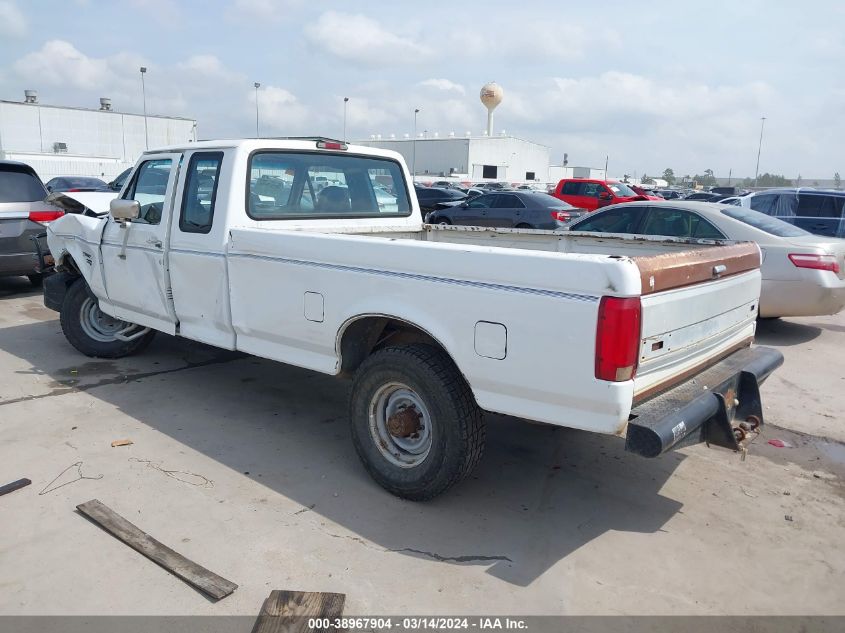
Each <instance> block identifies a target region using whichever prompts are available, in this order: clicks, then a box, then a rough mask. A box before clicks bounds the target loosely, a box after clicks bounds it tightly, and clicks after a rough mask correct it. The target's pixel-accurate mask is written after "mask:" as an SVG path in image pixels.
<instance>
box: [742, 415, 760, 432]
mask: <svg viewBox="0 0 845 633" xmlns="http://www.w3.org/2000/svg"><path fill="white" fill-rule="evenodd" d="M745 421H746V422H747V423H748V424H749V425H750V427H751V430H752V431H756V430H757V429H758V428H760V425H761V424H762V423H763V421H762V420H761V419H760V418H759V417H758V416H756V415H749V416H748V417H747V418H745Z"/></svg>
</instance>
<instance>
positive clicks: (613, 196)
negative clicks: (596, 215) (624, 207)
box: [552, 178, 646, 211]
mask: <svg viewBox="0 0 845 633" xmlns="http://www.w3.org/2000/svg"><path fill="white" fill-rule="evenodd" d="M552 195H553V196H554V197H555V198H557V199H558V200H563V201H564V202H566V203H568V204H570V205H572V206H573V207H576V208H578V209H584V210H586V211H595V210H596V209H599V208H601V207H606V206H608V205H611V204H618V203H620V202H632V201H634V200H645V199H646V198H645V197H644V196H641V195H640V194H638V193H637V192H636V191H634V190H633V189H631V188H630V187H628V185H626V184H625V183H622V182H616V181H615V180H590V179H587V178H564V179H563V180H561V181H560V182H559V183H557V186H556V187H555V189H554V191H553V192H552Z"/></svg>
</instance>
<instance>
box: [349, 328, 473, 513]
mask: <svg viewBox="0 0 845 633" xmlns="http://www.w3.org/2000/svg"><path fill="white" fill-rule="evenodd" d="M349 421H350V424H351V427H352V442H353V444H354V445H355V450H356V451H357V452H358V456H359V457H360V458H361V461H362V462H363V463H364V468H366V469H367V472H369V473H370V475H371V476H372V478H373V479H375V480H376V481H377V482H378V483H379V484H380V485H381V486H382V487H383V488H385V489H386V490H387V491H388V492H391V493H392V494H394V495H397V496H399V497H402V498H404V499H410V500H412V501H424V500H427V499H431V498H433V497H436V496H437V495H439V494H441V493H443V492H444V491H446V490H447V489H448V488H450V487H452V486H453V485H455V484H456V483H458V482H459V481H461V480H462V479H463V478H464V477H466V476H467V475H469V473H471V472H472V470H473V468H475V466H476V464H477V463H478V461H479V460H480V459H481V454H482V452H483V451H484V421H483V418H482V413H481V409H480V408H479V407H478V405H477V404H476V403H475V398H474V397H473V395H472V391H471V390H470V388H469V385H467V383H466V381H465V380H464V378H463V376H462V375H461V373H460V372H459V371H458V369H457V367H455V365H454V363H453V362H452V360H451V359H450V358H449V357H448V356H447V355H446V354H445V352H443V351H442V350H440V349H438V348H436V347H433V346H431V345H421V344H409V345H397V346H395V347H386V348H384V349H382V350H379V351H377V352H376V353H374V354H373V355H371V356H369V357H368V358H367V359H366V360H365V361H364V362H363V363H362V364H361V366H360V367H359V368H358V371H357V372H356V374H355V379H354V380H353V382H352V391H351V393H350V398H349Z"/></svg>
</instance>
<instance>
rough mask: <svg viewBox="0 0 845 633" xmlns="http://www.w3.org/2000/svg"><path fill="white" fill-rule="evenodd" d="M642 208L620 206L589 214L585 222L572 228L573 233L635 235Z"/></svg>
mask: <svg viewBox="0 0 845 633" xmlns="http://www.w3.org/2000/svg"><path fill="white" fill-rule="evenodd" d="M643 211H644V207H631V206H627V205H621V206H619V207H617V208H615V209H608V210H607V211H597V212H594V213H591V214H590V215H589V217H588V218H587V219H586V220H582V221H581V222H578V223H577V224H575V225H573V226H572V230H573V231H591V232H594V233H635V232H636V229H637V225H638V224H639V223H640V217H641V214H642V212H643Z"/></svg>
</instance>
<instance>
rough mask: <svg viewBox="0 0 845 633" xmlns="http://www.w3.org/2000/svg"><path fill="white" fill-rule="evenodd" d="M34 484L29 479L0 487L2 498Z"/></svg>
mask: <svg viewBox="0 0 845 633" xmlns="http://www.w3.org/2000/svg"><path fill="white" fill-rule="evenodd" d="M31 483H32V482H31V481H30V480H29V479H18V480H17V481H13V482H12V483H10V484H6V485H5V486H0V497H2V496H3V495H7V494H9V493H10V492H14V491H15V490H18V489H19V488H23V487H24V486H28V485H29V484H31Z"/></svg>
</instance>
